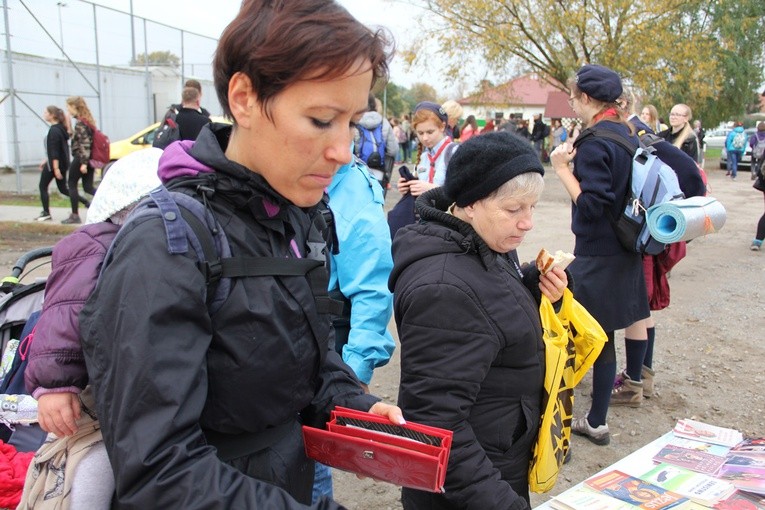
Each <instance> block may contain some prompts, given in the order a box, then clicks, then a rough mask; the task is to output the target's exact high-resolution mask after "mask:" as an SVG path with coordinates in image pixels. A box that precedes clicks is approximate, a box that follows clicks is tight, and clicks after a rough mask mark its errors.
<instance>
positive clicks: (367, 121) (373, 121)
mask: <svg viewBox="0 0 765 510" xmlns="http://www.w3.org/2000/svg"><path fill="white" fill-rule="evenodd" d="M382 121H383V118H382V115H380V114H379V113H377V112H366V113H365V114H364V115H362V116H361V120H359V122H358V125H359V126H361V127H363V128H365V129H370V130H371V129H375V128H376V127H377V126H379V125H380V124H382Z"/></svg>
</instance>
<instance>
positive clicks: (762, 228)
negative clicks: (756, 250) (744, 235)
mask: <svg viewBox="0 0 765 510" xmlns="http://www.w3.org/2000/svg"><path fill="white" fill-rule="evenodd" d="M762 196H763V197H765V192H763V193H762ZM755 237H756V239H759V240H760V241H762V240H763V239H765V213H764V214H763V215H762V216H760V221H759V222H757V236H755Z"/></svg>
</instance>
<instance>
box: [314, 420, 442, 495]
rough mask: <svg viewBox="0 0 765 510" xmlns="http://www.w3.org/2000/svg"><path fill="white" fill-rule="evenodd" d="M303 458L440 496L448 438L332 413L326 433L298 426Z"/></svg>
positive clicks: (418, 428) (416, 427) (426, 430)
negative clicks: (300, 429) (301, 434)
mask: <svg viewBox="0 0 765 510" xmlns="http://www.w3.org/2000/svg"><path fill="white" fill-rule="evenodd" d="M303 441H304V442H305V453H306V455H307V456H308V457H310V458H312V459H314V460H317V461H319V462H321V463H322V464H326V465H328V466H332V467H334V468H337V469H342V470H344V471H350V472H352V473H358V474H361V475H365V476H369V477H372V478H375V479H377V480H382V481H385V482H390V483H393V484H396V485H401V486H403V487H411V488H413V489H420V490H424V491H429V492H443V491H444V479H445V478H446V466H447V464H448V462H449V451H450V450H451V446H452V432H451V431H450V430H444V429H440V428H436V427H429V426H427V425H419V424H417V423H409V422H408V423H406V425H394V424H392V423H391V422H390V420H388V418H386V417H384V416H379V415H376V414H371V413H365V412H363V411H354V410H353V409H346V408H344V407H336V408H335V410H334V411H332V413H331V415H330V420H329V422H328V423H327V430H322V429H317V428H313V427H308V426H303Z"/></svg>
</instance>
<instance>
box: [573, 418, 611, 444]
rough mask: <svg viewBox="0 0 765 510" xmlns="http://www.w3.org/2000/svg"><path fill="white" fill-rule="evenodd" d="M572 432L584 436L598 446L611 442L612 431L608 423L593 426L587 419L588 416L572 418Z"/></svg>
mask: <svg viewBox="0 0 765 510" xmlns="http://www.w3.org/2000/svg"><path fill="white" fill-rule="evenodd" d="M571 432H573V433H574V434H576V435H578V436H584V437H586V438H587V439H589V440H590V441H592V442H593V443H595V444H596V445H598V446H605V445H607V444H608V443H610V442H611V433H610V432H609V431H608V424H606V425H599V426H597V427H593V426H591V425H590V422H588V421H587V416H586V415H585V416H582V417H581V418H575V419H573V420H571Z"/></svg>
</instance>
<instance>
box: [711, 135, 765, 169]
mask: <svg viewBox="0 0 765 510" xmlns="http://www.w3.org/2000/svg"><path fill="white" fill-rule="evenodd" d="M755 131H757V129H756V128H747V129H745V130H744V133H745V134H746V151H744V157H743V158H741V161H739V162H738V168H741V167H744V168H747V169H749V168H752V148H751V147H750V146H749V139H750V138H752V135H753V134H754V133H755ZM720 168H722V169H723V170H727V169H728V150H727V149H726V148H725V144H724V143H723V148H722V152H720Z"/></svg>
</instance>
